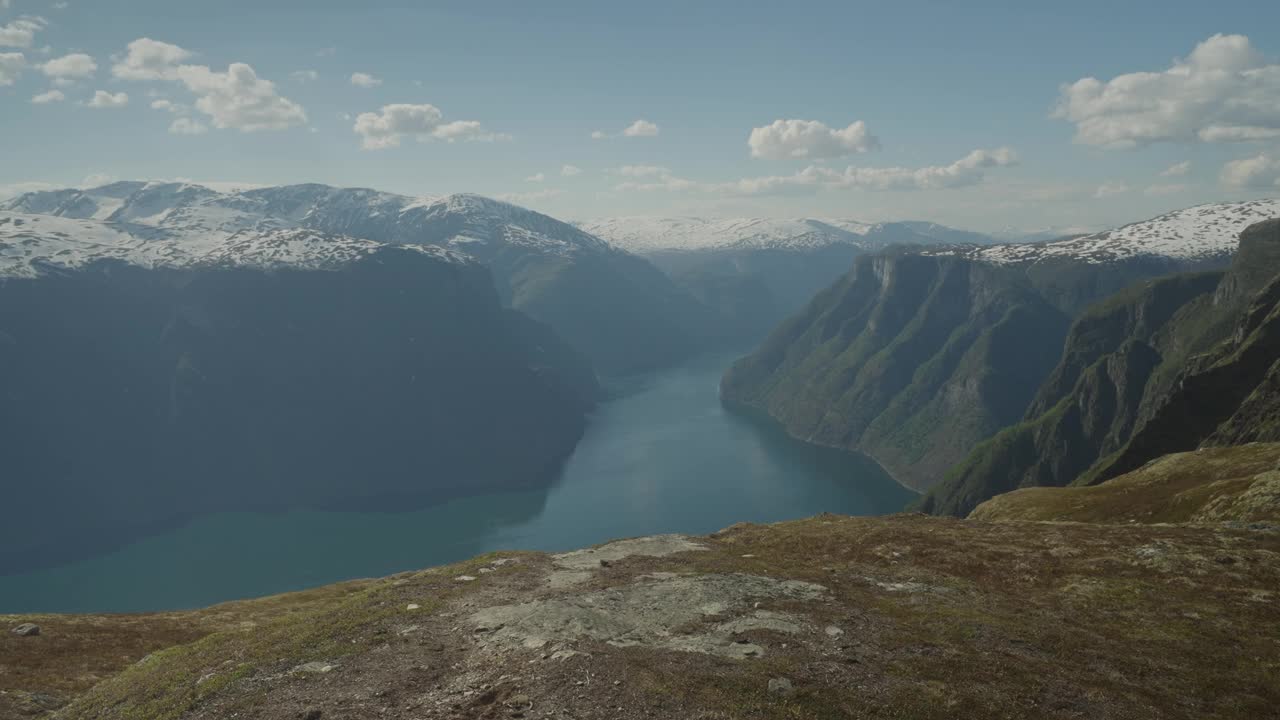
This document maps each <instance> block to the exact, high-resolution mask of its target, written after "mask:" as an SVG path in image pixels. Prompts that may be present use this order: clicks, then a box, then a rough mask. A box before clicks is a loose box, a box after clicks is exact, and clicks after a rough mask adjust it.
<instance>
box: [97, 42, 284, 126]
mask: <svg viewBox="0 0 1280 720" xmlns="http://www.w3.org/2000/svg"><path fill="white" fill-rule="evenodd" d="M191 57H192V53H191V51H189V50H186V49H184V48H180V47H178V46H177V45H173V44H170V43H166V42H161V41H159V40H152V39H151V38H138V39H137V40H134V41H133V42H131V43H129V47H128V52H127V53H126V54H125V57H124V58H123V59H122V60H120V61H119V62H117V63H116V64H115V65H114V66H112V68H111V72H112V74H113V75H115V76H116V77H118V78H121V79H124V80H167V81H171V82H179V83H182V84H183V85H184V86H186V88H187V90H189V91H191V92H192V93H193V94H195V95H196V101H195V108H196V110H199V111H200V112H202V113H204V114H205V115H208V116H209V118H210V120H211V121H212V123H213V126H214V127H216V128H220V129H235V130H240V131H241V132H253V131H257V130H282V129H285V128H289V127H294V126H297V125H305V124H306V122H307V113H306V111H305V110H303V108H302V106H301V105H299V104H297V103H296V102H294V101H292V100H290V99H288V98H286V97H282V96H281V95H279V94H278V93H277V92H276V86H275V83H272V82H271V81H270V80H266V79H263V78H260V77H258V74H257V73H256V72H254V69H253V68H252V67H250V66H249V65H247V64H245V63H231V64H230V65H228V66H227V71H226V72H216V71H214V70H212V69H210V68H209V66H207V65H184V64H181V63H182V62H183V61H184V60H187V59H189V58H191Z"/></svg>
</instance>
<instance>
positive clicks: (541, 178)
mask: <svg viewBox="0 0 1280 720" xmlns="http://www.w3.org/2000/svg"><path fill="white" fill-rule="evenodd" d="M524 181H525V182H536V183H540V182H546V181H547V176H546V175H544V174H543V173H535V174H533V175H530V176H529V177H527V178H525V179H524Z"/></svg>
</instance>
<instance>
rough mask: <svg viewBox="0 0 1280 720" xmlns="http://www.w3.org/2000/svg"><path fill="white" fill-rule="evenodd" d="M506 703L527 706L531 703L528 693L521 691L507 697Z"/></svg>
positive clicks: (509, 705)
mask: <svg viewBox="0 0 1280 720" xmlns="http://www.w3.org/2000/svg"><path fill="white" fill-rule="evenodd" d="M505 704H506V706H507V707H518V708H527V707H528V706H529V705H530V700H529V696H528V695H525V694H524V693H519V694H517V695H512V696H511V697H509V698H507V701H506V703H505Z"/></svg>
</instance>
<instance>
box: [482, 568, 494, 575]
mask: <svg viewBox="0 0 1280 720" xmlns="http://www.w3.org/2000/svg"><path fill="white" fill-rule="evenodd" d="M491 572H493V568H480V574H481V575H484V574H485V573H491Z"/></svg>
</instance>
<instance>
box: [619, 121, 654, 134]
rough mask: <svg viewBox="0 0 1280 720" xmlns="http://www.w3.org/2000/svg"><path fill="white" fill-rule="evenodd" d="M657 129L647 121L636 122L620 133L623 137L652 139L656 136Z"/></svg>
mask: <svg viewBox="0 0 1280 720" xmlns="http://www.w3.org/2000/svg"><path fill="white" fill-rule="evenodd" d="M658 132H659V128H658V126H657V125H655V124H654V123H651V122H649V121H648V120H637V121H635V122H633V123H631V124H630V125H628V126H627V127H626V129H624V130H623V131H622V134H623V136H625V137H653V136H654V135H657V134H658Z"/></svg>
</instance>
